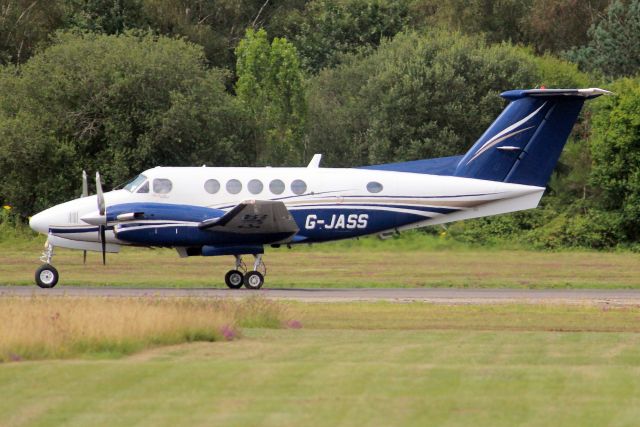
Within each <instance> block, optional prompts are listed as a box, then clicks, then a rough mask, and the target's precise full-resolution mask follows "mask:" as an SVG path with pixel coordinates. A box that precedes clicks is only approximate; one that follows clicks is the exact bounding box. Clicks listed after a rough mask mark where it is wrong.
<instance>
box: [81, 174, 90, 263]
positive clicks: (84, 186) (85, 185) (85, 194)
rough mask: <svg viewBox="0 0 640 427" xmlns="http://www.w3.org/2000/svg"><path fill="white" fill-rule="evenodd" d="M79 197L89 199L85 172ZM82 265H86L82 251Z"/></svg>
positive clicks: (84, 253) (85, 257)
mask: <svg viewBox="0 0 640 427" xmlns="http://www.w3.org/2000/svg"><path fill="white" fill-rule="evenodd" d="M80 197H83V198H84V197H89V183H88V182H87V171H84V170H83V171H82V195H81V196H80ZM82 263H83V264H86V263H87V251H82Z"/></svg>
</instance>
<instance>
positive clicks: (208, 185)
mask: <svg viewBox="0 0 640 427" xmlns="http://www.w3.org/2000/svg"><path fill="white" fill-rule="evenodd" d="M204 189H205V191H206V192H207V193H209V194H216V193H217V192H218V191H220V182H218V180H217V179H208V180H207V181H206V182H205V183H204Z"/></svg>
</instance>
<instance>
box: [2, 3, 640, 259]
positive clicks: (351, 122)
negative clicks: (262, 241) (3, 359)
mask: <svg viewBox="0 0 640 427" xmlns="http://www.w3.org/2000/svg"><path fill="white" fill-rule="evenodd" d="M639 66H640V0H451V1H447V2H442V1H436V0H400V1H390V0H311V1H304V0H284V1H279V2H274V1H270V0H255V1H254V0H240V1H238V0H178V1H168V0H71V1H69V0H50V1H46V2H45V1H38V0H0V174H1V179H0V205H11V206H13V212H17V213H19V214H20V215H22V216H28V215H29V214H31V213H33V212H35V211H37V210H39V209H42V208H44V207H46V206H49V205H51V204H53V203H57V202H60V201H63V200H66V199H68V198H70V197H73V196H75V195H77V194H78V192H79V176H80V172H81V170H82V169H86V170H89V171H91V172H93V171H95V170H100V172H101V173H102V174H103V176H104V178H105V180H106V182H107V185H108V186H110V187H114V186H116V185H118V184H120V183H122V182H124V181H125V180H127V179H128V178H129V177H130V176H132V175H134V174H136V173H138V172H139V171H141V170H143V169H145V168H148V167H152V166H155V165H194V164H198V165H199V164H208V165H256V164H257V165H274V166H277V165H300V164H303V163H304V162H305V161H307V160H308V159H309V158H310V156H311V155H313V154H314V153H315V152H322V153H324V154H325V160H324V164H325V165H327V166H355V165H361V164H368V163H382V162H389V161H401V160H412V159H419V158H427V157H438V156H448V155H455V154H460V153H463V152H464V151H466V150H467V149H468V147H469V146H470V145H471V144H472V143H473V142H474V140H475V139H476V138H477V137H479V136H480V134H481V133H482V132H483V131H484V129H485V128H486V127H487V126H488V124H489V123H490V122H491V121H492V120H493V119H494V118H495V116H496V115H497V114H498V112H499V111H500V110H501V109H502V108H503V107H504V102H503V100H501V99H500V98H499V96H498V94H499V93H500V92H501V91H502V90H505V89H510V88H516V87H535V86H541V85H544V86H546V87H576V86H588V85H600V86H605V87H607V88H610V89H612V90H614V91H615V92H616V93H617V94H618V96H616V97H611V98H607V99H602V100H599V101H596V102H593V103H590V104H589V105H588V108H587V110H586V111H585V112H584V114H583V115H582V118H581V121H580V123H579V124H578V126H576V130H575V131H574V134H573V136H572V139H571V141H570V143H569V144H568V146H567V148H566V149H565V152H564V154H563V157H562V158H561V163H560V165H559V166H558V168H557V171H556V174H555V175H554V178H553V180H552V182H551V183H550V186H549V187H550V188H549V192H548V196H546V197H545V199H544V200H543V208H542V209H538V210H535V211H530V212H524V213H519V214H515V215H509V216H503V217H498V218H490V219H484V220H477V221H470V222H465V223H462V224H457V225H455V226H454V227H452V228H451V233H450V234H453V235H455V236H457V237H458V238H460V239H468V240H472V241H486V240H488V239H491V238H493V237H492V236H500V237H502V238H504V237H505V236H506V237H514V236H518V237H519V238H522V239H524V240H528V241H530V242H532V243H533V244H536V245H540V246H544V247H558V246H589V247H611V246H615V245H618V244H627V245H632V246H633V245H634V244H636V245H637V242H638V239H639V238H640V77H639V76H638V70H639V68H638V67H639Z"/></svg>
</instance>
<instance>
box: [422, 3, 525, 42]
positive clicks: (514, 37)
mask: <svg viewBox="0 0 640 427" xmlns="http://www.w3.org/2000/svg"><path fill="white" fill-rule="evenodd" d="M533 1H534V0H449V1H441V0H415V1H414V2H412V4H411V17H412V19H411V20H412V23H413V25H414V26H416V27H424V28H430V27H434V26H435V27H439V28H442V29H446V30H449V31H450V30H454V31H459V32H462V33H464V34H467V35H477V34H484V36H485V38H486V40H487V41H489V42H492V43H495V42H501V41H511V42H513V43H520V42H525V41H526V31H525V30H526V28H525V26H524V25H523V21H524V20H525V19H526V17H527V15H528V14H529V13H530V12H531V4H532V2H533Z"/></svg>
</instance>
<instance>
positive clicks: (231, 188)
mask: <svg viewBox="0 0 640 427" xmlns="http://www.w3.org/2000/svg"><path fill="white" fill-rule="evenodd" d="M227 191H228V192H229V193H231V194H238V193H239V192H240V191H242V183H241V182H240V181H238V180H237V179H230V180H229V181H227Z"/></svg>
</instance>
